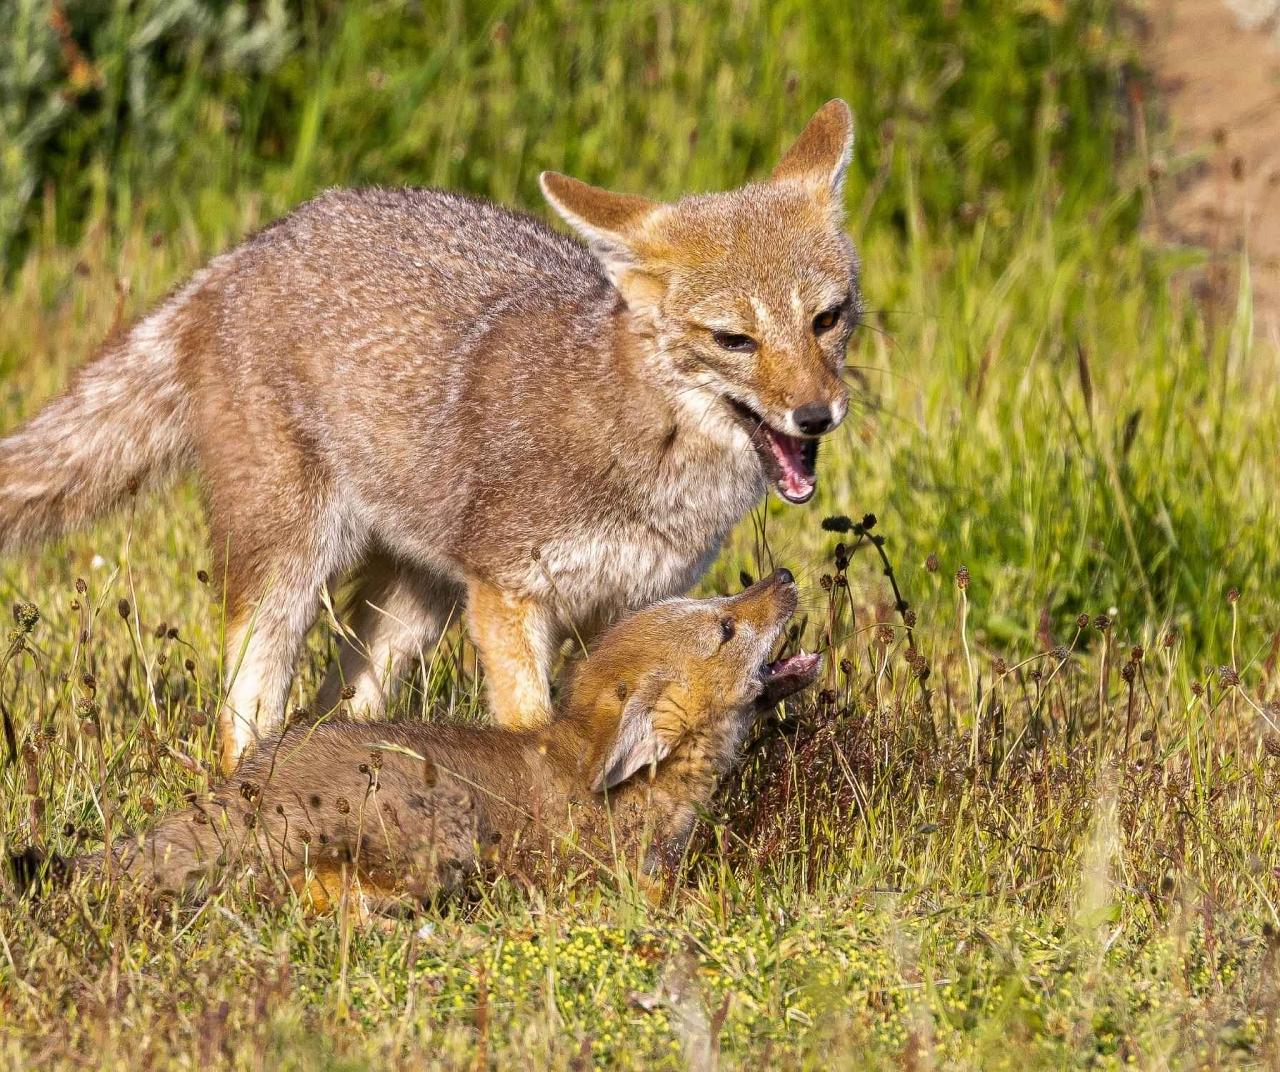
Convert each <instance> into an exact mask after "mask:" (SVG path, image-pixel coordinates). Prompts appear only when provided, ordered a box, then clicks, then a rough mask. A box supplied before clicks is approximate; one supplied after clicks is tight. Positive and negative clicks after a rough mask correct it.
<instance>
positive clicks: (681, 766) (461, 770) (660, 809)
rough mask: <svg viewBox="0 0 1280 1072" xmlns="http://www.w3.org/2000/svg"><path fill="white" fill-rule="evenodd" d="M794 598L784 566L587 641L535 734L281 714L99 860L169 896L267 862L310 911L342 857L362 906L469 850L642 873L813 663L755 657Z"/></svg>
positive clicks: (419, 883)
mask: <svg viewBox="0 0 1280 1072" xmlns="http://www.w3.org/2000/svg"><path fill="white" fill-rule="evenodd" d="M795 608H796V587H795V582H794V581H793V580H792V577H791V574H790V573H789V572H788V571H786V570H777V571H775V572H774V573H773V574H772V575H771V576H769V577H767V578H765V579H764V580H762V581H760V582H759V583H757V584H755V585H754V586H752V587H751V588H748V589H746V590H745V591H743V592H741V593H740V594H738V595H736V596H731V597H721V598H715V599H699V600H693V599H673V600H670V601H667V602H664V603H658V604H656V605H654V606H652V607H649V608H647V609H645V610H643V611H641V612H640V613H638V614H636V615H634V616H633V617H631V618H627V619H624V620H623V621H622V622H621V623H619V624H618V625H616V626H614V627H613V628H612V629H611V630H610V631H609V632H608V633H607V634H606V635H605V637H604V638H603V640H602V641H601V643H600V646H599V648H598V649H597V650H596V651H595V652H594V653H593V654H591V655H590V656H589V657H588V658H586V659H585V660H584V661H583V662H582V663H581V664H580V666H579V667H578V669H577V671H576V673H575V674H574V676H573V680H572V682H571V685H570V688H569V690H568V695H567V697H566V699H565V700H564V701H563V703H562V705H561V710H560V712H559V713H558V715H557V716H556V717H555V718H554V719H553V720H552V721H551V722H550V723H549V724H547V725H545V726H541V727H538V728H535V729H522V730H513V729H502V728H470V727H461V726H444V725H439V724H433V723H422V722H401V723H387V722H384V723H376V722H330V723H320V724H318V725H314V726H295V727H291V728H290V729H288V730H287V731H286V732H285V733H284V735H283V736H282V737H280V738H278V739H275V740H271V741H266V742H263V744H262V745H261V746H260V747H259V748H257V749H256V750H255V751H254V753H253V754H252V755H251V756H250V757H249V758H247V759H246V760H245V762H244V763H242V764H241V766H240V769H239V770H238V771H237V772H236V776H235V778H234V781H233V782H232V783H223V784H222V785H221V786H220V787H218V788H217V789H215V790H214V792H213V793H212V796H211V798H210V799H209V800H208V801H206V802H203V803H200V804H197V805H195V806H194V807H191V808H188V809H186V810H185V811H181V812H178V813H176V814H174V815H171V816H169V817H167V818H165V819H162V820H161V821H160V822H159V823H157V824H156V825H155V826H154V827H153V828H152V829H151V830H150V831H148V832H147V833H145V834H144V835H143V836H142V837H141V838H139V839H137V840H133V839H125V840H123V841H122V842H120V843H119V844H117V845H116V846H115V849H114V865H115V866H116V867H117V868H118V869H119V870H120V871H122V872H123V873H125V874H128V875H129V876H131V877H132V878H133V879H135V880H136V881H137V882H139V883H140V884H141V885H142V886H144V887H146V888H150V889H153V890H157V891H164V892H170V893H182V892H186V891H190V890H192V889H194V888H196V887H198V886H199V885H200V884H201V883H202V882H205V881H206V880H207V879H208V878H209V877H210V876H211V875H212V874H214V873H215V872H216V871H217V870H218V869H219V868H222V867H227V866H235V865H237V864H240V865H247V864H249V863H250V862H252V861H255V860H256V861H262V860H266V861H270V862H271V863H272V864H273V865H276V866H279V867H280V868H282V869H283V871H284V872H285V874H286V875H288V877H289V879H290V881H291V882H292V884H293V885H294V886H295V888H297V889H299V890H303V889H309V890H310V892H311V894H312V897H313V900H314V901H315V902H316V903H317V907H320V908H322V909H323V908H325V907H327V906H328V905H329V904H331V903H333V902H334V901H336V900H337V898H338V890H339V888H340V885H341V875H342V873H343V872H344V871H345V872H346V874H347V876H348V877H349V878H351V879H355V880H357V881H358V882H359V885H360V890H361V893H362V895H363V896H364V898H365V899H366V903H367V904H369V906H370V907H379V903H380V902H381V901H383V900H392V901H394V900H399V899H401V898H403V897H405V896H408V897H411V898H415V899H421V898H430V897H433V896H435V895H437V894H439V893H442V892H447V891H449V890H451V889H453V888H454V887H456V886H457V885H459V884H460V883H461V882H463V881H464V880H466V879H467V878H468V877H469V876H471V875H473V874H474V873H475V872H476V871H477V870H479V869H480V868H481V866H482V865H486V864H487V865H489V866H491V867H496V868H497V869H498V870H502V869H504V868H506V869H507V870H508V871H515V872H518V873H520V874H528V873H529V869H530V868H535V869H536V868H537V867H538V866H540V865H541V864H546V863H549V862H552V861H555V860H567V861H568V862H570V863H576V864H578V865H583V866H587V867H590V866H592V865H600V864H603V865H605V866H613V865H614V864H620V865H622V866H624V867H628V868H636V869H638V872H639V874H640V875H642V876H643V875H645V874H648V873H651V872H653V871H654V870H655V869H657V868H660V867H662V866H664V865H667V864H670V863H672V862H674V861H675V860H677V859H678V858H679V856H680V855H681V853H682V852H683V851H684V848H685V845H686V843H687V841H688V838H689V835H690V833H691V831H692V827H693V822H694V818H695V816H696V813H697V810H698V807H699V806H700V805H705V804H706V803H707V802H708V801H709V800H710V799H711V795H712V793H713V792H714V790H715V787H716V784H717V782H718V780H719V779H720V778H721V777H722V776H723V775H724V774H725V773H726V772H727V771H728V770H729V769H730V768H731V766H732V764H733V762H734V760H735V757H736V755H737V752H738V748H739V745H740V743H741V742H742V740H743V737H744V736H745V735H746V733H747V732H748V730H749V729H750V727H751V725H752V722H753V720H754V719H755V717H756V714H757V712H759V711H760V710H762V709H764V708H766V707H771V706H773V705H775V704H777V703H778V702H780V701H781V700H782V699H783V698H785V697H786V696H789V695H790V694H792V693H793V692H796V691H797V690H799V689H802V688H804V687H805V686H806V685H808V684H809V683H810V682H812V681H813V679H814V678H815V677H816V675H817V673H818V668H819V657H818V656H817V655H810V654H805V653H803V652H802V653H800V654H798V655H793V656H791V657H789V658H786V659H780V660H777V661H775V662H769V658H770V653H771V652H772V650H773V649H774V648H775V647H776V646H777V643H778V640H779V638H780V637H781V635H782V631H783V629H784V628H785V626H786V623H787V621H788V620H789V619H790V618H791V616H792V614H793V613H794V612H795ZM103 863H104V860H103V856H102V854H101V853H99V854H96V855H95V856H91V857H83V858H81V859H80V860H78V861H76V862H75V863H74V865H73V867H74V869H75V870H77V871H81V872H95V871H98V870H100V869H101V868H102V867H103ZM382 907H385V905H383V906H382Z"/></svg>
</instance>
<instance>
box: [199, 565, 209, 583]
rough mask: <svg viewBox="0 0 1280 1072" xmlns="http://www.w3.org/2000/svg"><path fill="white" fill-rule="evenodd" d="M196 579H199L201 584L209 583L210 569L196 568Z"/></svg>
mask: <svg viewBox="0 0 1280 1072" xmlns="http://www.w3.org/2000/svg"><path fill="white" fill-rule="evenodd" d="M196 580H197V581H199V582H200V583H201V584H208V583H209V571H208V570H202V569H198V570H196Z"/></svg>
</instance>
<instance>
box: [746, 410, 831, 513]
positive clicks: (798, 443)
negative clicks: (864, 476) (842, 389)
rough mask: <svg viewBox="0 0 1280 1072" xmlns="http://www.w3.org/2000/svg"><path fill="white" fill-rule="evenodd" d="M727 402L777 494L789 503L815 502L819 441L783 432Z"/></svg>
mask: <svg viewBox="0 0 1280 1072" xmlns="http://www.w3.org/2000/svg"><path fill="white" fill-rule="evenodd" d="M727 401H728V403H729V407H730V409H732V410H733V412H734V415H735V416H736V417H737V418H738V420H739V421H740V422H741V423H742V427H743V428H744V429H745V430H746V432H747V435H749V436H750V437H751V445H752V446H753V447H755V449H756V454H757V455H758V456H759V458H760V464H761V465H762V466H764V471H765V475H767V476H768V477H769V479H770V480H771V481H773V486H774V487H775V488H777V489H778V494H779V495H781V496H782V497H783V498H784V499H786V501H787V502H789V503H805V502H808V501H809V500H810V499H812V498H813V493H814V491H815V490H816V488H817V487H818V474H817V465H818V441H817V440H816V439H802V438H801V437H800V436H793V435H787V433H786V432H780V431H778V429H776V428H774V427H773V426H772V425H771V424H769V422H768V421H766V420H765V419H764V418H763V417H762V416H760V414H758V413H757V412H756V411H755V410H753V409H751V408H750V407H749V406H744V405H743V404H742V403H741V402H739V401H737V400H736V399H732V398H730V399H728V400H727Z"/></svg>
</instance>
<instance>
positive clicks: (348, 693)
mask: <svg viewBox="0 0 1280 1072" xmlns="http://www.w3.org/2000/svg"><path fill="white" fill-rule="evenodd" d="M355 695H356V687H355V686H354V685H343V686H342V693H341V696H342V698H343V699H344V700H352V699H355Z"/></svg>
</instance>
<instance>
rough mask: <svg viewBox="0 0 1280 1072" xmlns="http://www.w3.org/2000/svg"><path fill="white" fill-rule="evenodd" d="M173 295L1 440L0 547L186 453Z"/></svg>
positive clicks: (75, 514) (97, 505)
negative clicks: (41, 408)
mask: <svg viewBox="0 0 1280 1072" xmlns="http://www.w3.org/2000/svg"><path fill="white" fill-rule="evenodd" d="M180 308H181V306H180V299H179V301H175V302H171V303H170V304H168V305H166V306H164V307H162V308H160V309H159V310H157V311H156V312H155V313H153V314H152V315H151V316H149V317H147V318H146V319H144V320H142V321H140V322H139V323H138V324H136V325H135V326H134V327H133V328H132V330H130V331H129V332H128V333H127V334H125V335H123V336H121V337H119V338H117V339H113V340H112V341H110V342H108V343H107V344H106V345H105V346H104V347H103V348H102V350H101V351H100V352H99V353H98V356H97V357H95V358H94V359H93V360H92V361H90V362H89V364H87V365H86V366H85V367H84V368H82V369H81V370H80V371H79V372H78V373H77V374H76V376H75V377H74V378H73V380H72V381H71V385H70V386H69V387H68V388H67V390H66V391H65V392H64V393H63V394H61V395H60V396H58V397H57V398H55V399H54V400H53V401H52V402H50V403H49V404H48V405H47V406H45V407H44V409H43V410H41V411H40V412H39V413H38V414H36V416H35V417H33V418H32V419H31V420H30V421H28V422H27V423H26V424H24V425H23V426H22V427H21V428H19V429H17V431H15V432H13V433H12V434H11V435H8V436H6V437H5V438H3V439H0V551H7V550H10V549H13V548H16V547H20V546H22V545H23V544H29V543H35V542H37V541H40V540H46V539H49V538H51V537H53V536H57V535H59V534H61V533H62V532H65V531H66V530H68V529H71V528H74V527H75V526H77V525H80V524H83V523H84V522H86V521H89V520H90V519H92V518H94V517H96V516H97V515H99V514H101V513H103V512H105V511H106V510H109V509H110V508H111V507H112V506H114V505H116V504H117V503H118V502H119V501H120V500H121V499H123V498H124V497H125V496H126V495H127V494H129V493H131V492H134V491H137V490H140V489H141V488H144V487H147V486H154V485H156V484H158V483H160V482H162V481H163V480H165V479H166V478H168V477H170V476H171V475H173V474H174V472H175V471H177V470H178V469H179V468H182V467H184V466H185V465H186V464H187V462H188V461H189V458H190V444H189V439H188V431H187V429H188V423H189V421H188V413H189V406H190V403H189V401H188V399H187V397H186V393H185V391H184V388H183V386H182V384H181V383H180V382H179V379H178V369H177V340H176V337H175V331H174V326H173V325H174V320H175V318H176V316H177V315H178V313H179V311H180Z"/></svg>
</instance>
